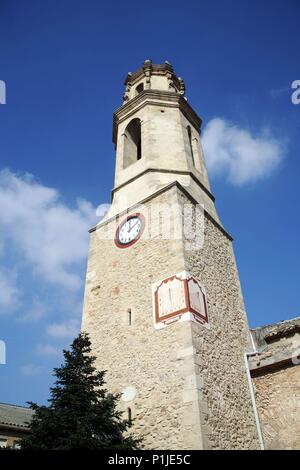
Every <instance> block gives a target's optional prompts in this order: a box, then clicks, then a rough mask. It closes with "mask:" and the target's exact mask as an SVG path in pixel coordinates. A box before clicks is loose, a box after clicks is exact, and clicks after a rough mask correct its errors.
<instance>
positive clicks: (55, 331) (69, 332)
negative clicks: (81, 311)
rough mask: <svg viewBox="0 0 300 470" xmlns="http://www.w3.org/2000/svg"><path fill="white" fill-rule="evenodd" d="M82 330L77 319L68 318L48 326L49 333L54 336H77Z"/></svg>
mask: <svg viewBox="0 0 300 470" xmlns="http://www.w3.org/2000/svg"><path fill="white" fill-rule="evenodd" d="M79 330H80V322H79V320H77V319H72V320H67V321H65V322H63V323H52V324H51V325H48V327H47V330H46V331H47V333H48V335H49V336H52V337H53V338H75V336H77V335H78V333H79Z"/></svg>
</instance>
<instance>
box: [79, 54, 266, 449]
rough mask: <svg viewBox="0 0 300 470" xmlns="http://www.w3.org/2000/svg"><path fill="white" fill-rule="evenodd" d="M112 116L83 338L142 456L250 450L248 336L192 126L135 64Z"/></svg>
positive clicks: (167, 87) (189, 116)
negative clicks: (111, 162) (106, 203)
mask: <svg viewBox="0 0 300 470" xmlns="http://www.w3.org/2000/svg"><path fill="white" fill-rule="evenodd" d="M125 87H126V88H125V94H124V101H123V105H122V106H121V107H120V108H119V109H118V110H117V111H116V112H115V114H114V121H113V142H114V144H115V148H116V172H115V186H114V189H113V192H112V205H111V208H110V210H109V211H108V213H107V214H106V215H105V217H104V219H102V220H101V222H100V223H99V224H98V225H97V226H96V227H94V228H92V229H91V230H90V233H91V240H90V248H89V255H88V269H87V278H86V288H85V301H84V313H83V320H82V330H83V331H87V332H88V333H89V334H90V337H91V340H92V344H93V352H94V354H95V355H96V356H97V366H98V367H99V369H101V370H107V376H106V379H107V387H108V388H109V390H111V391H113V392H118V393H121V394H122V398H121V401H120V406H121V407H122V409H123V410H124V413H125V416H126V415H128V416H129V417H130V418H132V419H133V420H134V421H133V423H134V424H133V428H132V429H133V432H134V433H135V434H136V435H140V436H142V437H143V439H144V440H143V443H144V447H145V448H148V449H255V448H259V438H258V430H257V422H256V419H255V416H256V415H255V410H254V403H253V401H252V399H251V390H250V388H249V383H248V379H247V377H248V375H247V373H248V372H247V367H246V364H245V353H246V351H247V350H248V349H250V342H249V331H248V325H247V319H246V314H245V309H244V304H243V298H242V293H241V289H240V283H239V277H238V272H237V268H236V263H235V258H234V254H233V250H232V238H231V237H230V235H229V234H228V233H227V232H226V230H225V229H224V228H223V226H222V224H221V222H220V220H219V217H218V215H217V212H216V209H215V205H214V197H213V195H212V193H211V189H210V186H209V181H208V176H207V171H206V167H205V162H204V157H203V152H202V148H201V142H200V127H201V119H200V118H199V116H198V115H197V114H196V112H195V111H194V110H193V109H192V107H191V106H190V105H189V103H188V101H187V99H186V97H185V86H184V82H183V80H182V79H181V78H179V77H177V76H176V75H175V73H174V70H173V68H172V66H171V64H169V63H168V62H165V63H164V64H163V65H155V64H152V62H151V61H150V60H146V61H145V62H144V64H143V66H142V67H141V68H140V69H139V70H137V71H136V72H135V73H129V74H128V76H127V78H126V81H125Z"/></svg>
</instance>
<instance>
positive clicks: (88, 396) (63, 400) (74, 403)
mask: <svg viewBox="0 0 300 470" xmlns="http://www.w3.org/2000/svg"><path fill="white" fill-rule="evenodd" d="M63 355H64V359H65V361H64V364H63V365H61V367H58V368H55V369H54V376H56V381H55V384H54V387H52V388H51V395H50V396H51V398H50V399H49V400H48V402H49V405H48V406H39V405H37V404H36V403H32V402H29V404H30V407H31V409H33V410H34V416H33V418H32V421H31V434H30V435H29V436H28V437H26V438H24V439H23V440H22V441H21V448H22V449H32V450H33V449H37V450H41V449H44V450H48V449H51V450H58V449H62V450H76V449H78V450H80V449H91V450H92V449H95V450H96V449H120V450H126V449H129V450H133V449H137V448H138V447H139V444H140V439H136V438H135V437H134V436H132V435H129V434H128V432H126V431H127V430H128V428H129V427H130V425H131V423H130V422H129V421H128V420H124V419H122V414H121V413H120V412H119V411H118V410H117V403H118V400H119V395H114V394H112V393H109V392H108V391H107V390H106V389H105V387H104V385H105V381H104V375H105V371H102V372H101V371H100V372H99V371H97V370H96V367H95V365H94V363H95V357H94V356H92V355H91V342H90V339H89V337H88V335H87V334H86V333H81V334H80V335H79V336H78V337H77V338H75V340H74V341H73V343H72V345H71V349H70V351H67V350H64V351H63ZM124 433H125V435H124Z"/></svg>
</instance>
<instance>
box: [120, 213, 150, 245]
mask: <svg viewBox="0 0 300 470" xmlns="http://www.w3.org/2000/svg"><path fill="white" fill-rule="evenodd" d="M144 220H145V219H144V217H143V216H142V215H141V214H132V215H130V216H129V217H127V219H126V220H125V221H123V222H122V223H121V225H120V226H119V228H118V229H117V232H116V237H115V243H116V245H117V246H118V247H119V248H125V247H128V246H131V245H133V244H134V243H135V242H137V241H138V239H139V238H140V237H141V235H142V233H143V230H144V225H145V223H144Z"/></svg>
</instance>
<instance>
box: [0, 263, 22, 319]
mask: <svg viewBox="0 0 300 470" xmlns="http://www.w3.org/2000/svg"><path fill="white" fill-rule="evenodd" d="M19 304H20V292H19V289H18V287H17V278H16V274H15V272H14V271H9V270H7V269H1V271H0V313H9V312H11V311H13V310H15V309H16V308H17V307H18V306H19Z"/></svg>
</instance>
